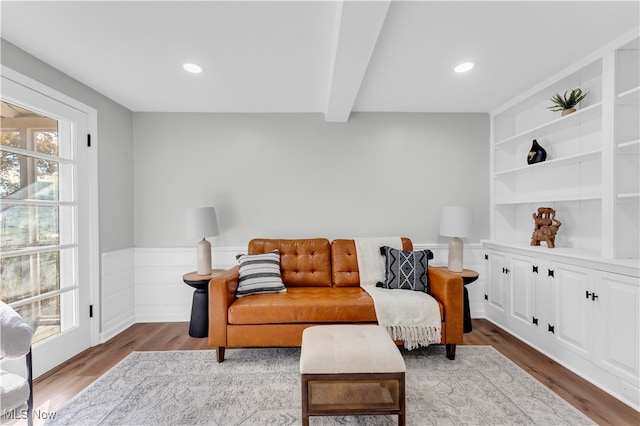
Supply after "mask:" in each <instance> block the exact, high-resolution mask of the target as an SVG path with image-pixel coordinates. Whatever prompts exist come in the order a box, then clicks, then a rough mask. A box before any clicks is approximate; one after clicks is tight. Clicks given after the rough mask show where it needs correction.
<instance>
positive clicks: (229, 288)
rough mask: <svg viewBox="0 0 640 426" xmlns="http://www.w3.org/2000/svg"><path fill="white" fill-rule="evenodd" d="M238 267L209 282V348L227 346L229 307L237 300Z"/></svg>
mask: <svg viewBox="0 0 640 426" xmlns="http://www.w3.org/2000/svg"><path fill="white" fill-rule="evenodd" d="M238 269H239V267H238V266H234V267H233V268H231V269H228V270H226V271H224V272H222V273H221V274H218V275H216V276H215V277H214V278H213V279H212V280H211V281H209V346H226V344H227V323H228V321H227V319H228V312H229V306H231V304H232V303H233V301H234V300H235V299H236V289H237V288H238V277H239V274H238Z"/></svg>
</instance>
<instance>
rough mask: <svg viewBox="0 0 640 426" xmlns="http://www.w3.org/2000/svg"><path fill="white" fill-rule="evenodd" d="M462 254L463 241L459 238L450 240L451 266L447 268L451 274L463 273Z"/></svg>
mask: <svg viewBox="0 0 640 426" xmlns="http://www.w3.org/2000/svg"><path fill="white" fill-rule="evenodd" d="M462 252H463V244H462V240H461V239H460V238H458V237H453V238H451V239H450V240H449V266H448V267H447V269H449V270H450V271H451V272H462V271H463V270H464V268H463V266H462Z"/></svg>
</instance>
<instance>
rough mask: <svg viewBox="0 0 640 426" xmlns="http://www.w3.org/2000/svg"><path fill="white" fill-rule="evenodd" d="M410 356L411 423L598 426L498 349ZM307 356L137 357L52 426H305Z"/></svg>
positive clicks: (275, 352) (331, 421)
mask: <svg viewBox="0 0 640 426" xmlns="http://www.w3.org/2000/svg"><path fill="white" fill-rule="evenodd" d="M444 351H445V349H444V347H442V346H431V347H428V348H421V349H417V350H413V351H405V350H402V354H403V356H404V358H405V362H406V365H407V375H406V394H407V396H406V401H407V424H408V425H516V424H517V425H581V424H593V423H592V422H591V421H590V420H589V419H588V418H587V417H585V416H584V415H583V414H582V413H580V412H579V411H578V410H576V409H575V408H573V407H572V406H570V405H569V404H568V403H566V402H565V401H564V400H562V399H561V398H559V397H558V396H557V395H555V394H554V393H553V392H551V391H550V390H549V389H547V388H546V387H545V386H543V385H542V384H541V383H540V382H538V381H537V380H535V379H534V378H533V377H532V376H530V375H529V374H527V373H526V372H525V371H523V370H522V369H520V368H519V367H518V366H517V365H515V364H514V363H513V362H511V361H510V360H509V359H507V358H506V357H504V356H503V355H502V354H500V353H499V352H498V351H496V350H495V349H493V348H492V347H490V346H458V348H457V355H456V360H455V361H450V360H448V359H447V358H446V357H445V355H444ZM299 359H300V350H299V349H298V348H285V349H278V348H275V349H229V350H227V356H226V360H225V361H224V362H223V363H221V364H218V363H216V361H215V351H167V352H134V353H132V354H131V355H129V356H128V357H127V358H125V359H124V360H122V361H121V362H120V363H119V364H118V365H116V366H115V367H114V368H112V369H111V370H109V371H108V372H107V373H106V374H104V375H103V376H102V377H100V379H98V380H97V381H96V382H95V383H93V384H92V385H90V386H89V387H88V388H87V389H86V390H84V391H83V392H82V393H81V394H79V395H78V396H76V397H75V398H74V399H73V400H72V401H70V402H69V404H68V405H67V406H66V407H65V408H63V409H62V410H60V411H58V412H57V413H56V417H55V418H54V419H50V421H49V422H48V423H47V424H49V425H192V424H201V425H298V424H301V408H300V407H301V404H300V374H299ZM310 423H311V425H396V424H397V416H388V417H387V416H361V417H356V416H348V417H311V418H310Z"/></svg>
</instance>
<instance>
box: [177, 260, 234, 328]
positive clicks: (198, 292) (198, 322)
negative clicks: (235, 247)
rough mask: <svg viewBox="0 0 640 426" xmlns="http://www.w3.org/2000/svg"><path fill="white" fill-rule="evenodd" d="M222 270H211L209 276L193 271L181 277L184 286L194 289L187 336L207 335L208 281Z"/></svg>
mask: <svg viewBox="0 0 640 426" xmlns="http://www.w3.org/2000/svg"><path fill="white" fill-rule="evenodd" d="M223 271H224V269H213V270H212V271H211V274H209V275H198V272H196V271H193V272H189V273H188V274H184V275H183V276H182V281H184V282H185V284H188V285H190V286H191V287H193V288H195V291H194V292H193V302H192V304H191V321H190V322H189V336H191V337H207V336H208V335H209V333H208V332H209V300H208V299H209V298H208V297H207V295H208V288H209V281H211V279H212V278H213V277H215V276H216V275H217V274H219V273H220V272H223Z"/></svg>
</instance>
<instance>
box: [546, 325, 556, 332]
mask: <svg viewBox="0 0 640 426" xmlns="http://www.w3.org/2000/svg"><path fill="white" fill-rule="evenodd" d="M547 331H548V332H549V333H553V334H556V326H555V325H551V324H547Z"/></svg>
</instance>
